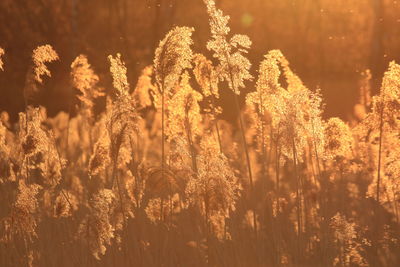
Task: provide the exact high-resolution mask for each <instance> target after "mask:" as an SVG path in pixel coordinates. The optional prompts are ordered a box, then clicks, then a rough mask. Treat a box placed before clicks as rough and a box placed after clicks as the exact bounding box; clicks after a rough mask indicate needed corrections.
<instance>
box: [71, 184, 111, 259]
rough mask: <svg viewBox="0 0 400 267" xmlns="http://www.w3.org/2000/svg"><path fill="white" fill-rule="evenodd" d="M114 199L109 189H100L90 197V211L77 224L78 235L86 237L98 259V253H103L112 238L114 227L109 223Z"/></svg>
mask: <svg viewBox="0 0 400 267" xmlns="http://www.w3.org/2000/svg"><path fill="white" fill-rule="evenodd" d="M114 200H115V196H114V193H113V192H112V191H111V190H108V189H102V190H100V191H99V192H98V193H97V194H95V195H94V196H93V197H92V198H91V199H90V202H89V205H90V213H89V215H87V217H86V218H85V219H84V221H83V222H82V223H81V224H80V226H79V232H78V233H79V236H80V237H83V238H86V240H87V242H88V245H89V249H90V251H91V253H92V254H93V256H94V257H95V258H96V259H97V260H100V255H104V254H105V252H106V250H107V247H106V246H107V245H108V246H110V245H111V240H112V239H113V238H114V227H113V226H112V224H111V214H112V213H113V211H114V208H115V207H114Z"/></svg>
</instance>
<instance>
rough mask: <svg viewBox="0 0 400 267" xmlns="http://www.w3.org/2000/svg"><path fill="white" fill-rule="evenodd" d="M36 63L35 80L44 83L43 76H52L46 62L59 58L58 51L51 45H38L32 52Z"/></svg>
mask: <svg viewBox="0 0 400 267" xmlns="http://www.w3.org/2000/svg"><path fill="white" fill-rule="evenodd" d="M32 59H33V64H34V75H35V80H36V81H37V82H39V83H42V82H43V80H42V76H43V75H46V76H49V77H51V73H50V71H49V69H48V68H47V66H46V64H45V63H50V62H53V61H56V60H58V59H59V57H58V54H57V52H56V51H55V50H54V49H53V47H52V46H51V45H42V46H38V47H37V48H36V49H35V50H33V54H32Z"/></svg>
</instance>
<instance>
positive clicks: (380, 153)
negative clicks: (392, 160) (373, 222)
mask: <svg viewBox="0 0 400 267" xmlns="http://www.w3.org/2000/svg"><path fill="white" fill-rule="evenodd" d="M383 110H384V102H383V101H382V107H381V109H380V114H379V117H380V118H379V150H378V179H377V183H376V200H377V201H378V203H379V197H380V193H379V187H380V182H381V164H382V136H383V124H384V120H383Z"/></svg>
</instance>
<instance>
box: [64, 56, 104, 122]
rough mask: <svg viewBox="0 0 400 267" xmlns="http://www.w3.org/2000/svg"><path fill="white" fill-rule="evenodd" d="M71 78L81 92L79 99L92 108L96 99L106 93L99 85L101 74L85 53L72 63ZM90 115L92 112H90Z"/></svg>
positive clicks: (88, 107)
mask: <svg viewBox="0 0 400 267" xmlns="http://www.w3.org/2000/svg"><path fill="white" fill-rule="evenodd" d="M71 79H72V84H73V86H74V87H75V88H76V89H77V90H78V91H79V92H80V93H81V95H79V96H78V98H79V100H81V101H82V103H83V104H84V105H85V106H86V107H87V109H89V110H90V109H91V108H92V107H93V105H94V100H95V99H96V98H98V97H99V96H102V95H104V93H103V92H102V89H101V88H99V87H98V86H97V83H98V82H99V76H97V75H96V74H95V73H94V71H93V69H92V67H91V66H90V64H89V62H88V59H87V57H86V56H85V55H79V56H78V57H76V58H75V60H74V61H73V62H72V64H71ZM89 115H90V114H89Z"/></svg>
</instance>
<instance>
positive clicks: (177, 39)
mask: <svg viewBox="0 0 400 267" xmlns="http://www.w3.org/2000/svg"><path fill="white" fill-rule="evenodd" d="M193 31H194V29H193V28H188V27H175V28H174V29H172V30H171V31H170V32H169V33H168V34H167V35H166V36H165V38H164V39H163V40H162V41H161V42H160V44H159V46H158V48H157V49H156V53H155V58H154V71H155V75H156V82H157V85H158V86H159V87H160V88H159V90H161V91H163V90H167V91H168V90H169V89H171V88H172V87H173V86H174V85H175V84H176V83H177V82H178V80H179V77H180V75H181V73H182V71H183V70H184V69H187V68H190V67H191V60H192V56H193V54H192V50H191V48H190V46H191V45H192V44H193V41H192V38H191V36H192V32H193Z"/></svg>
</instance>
